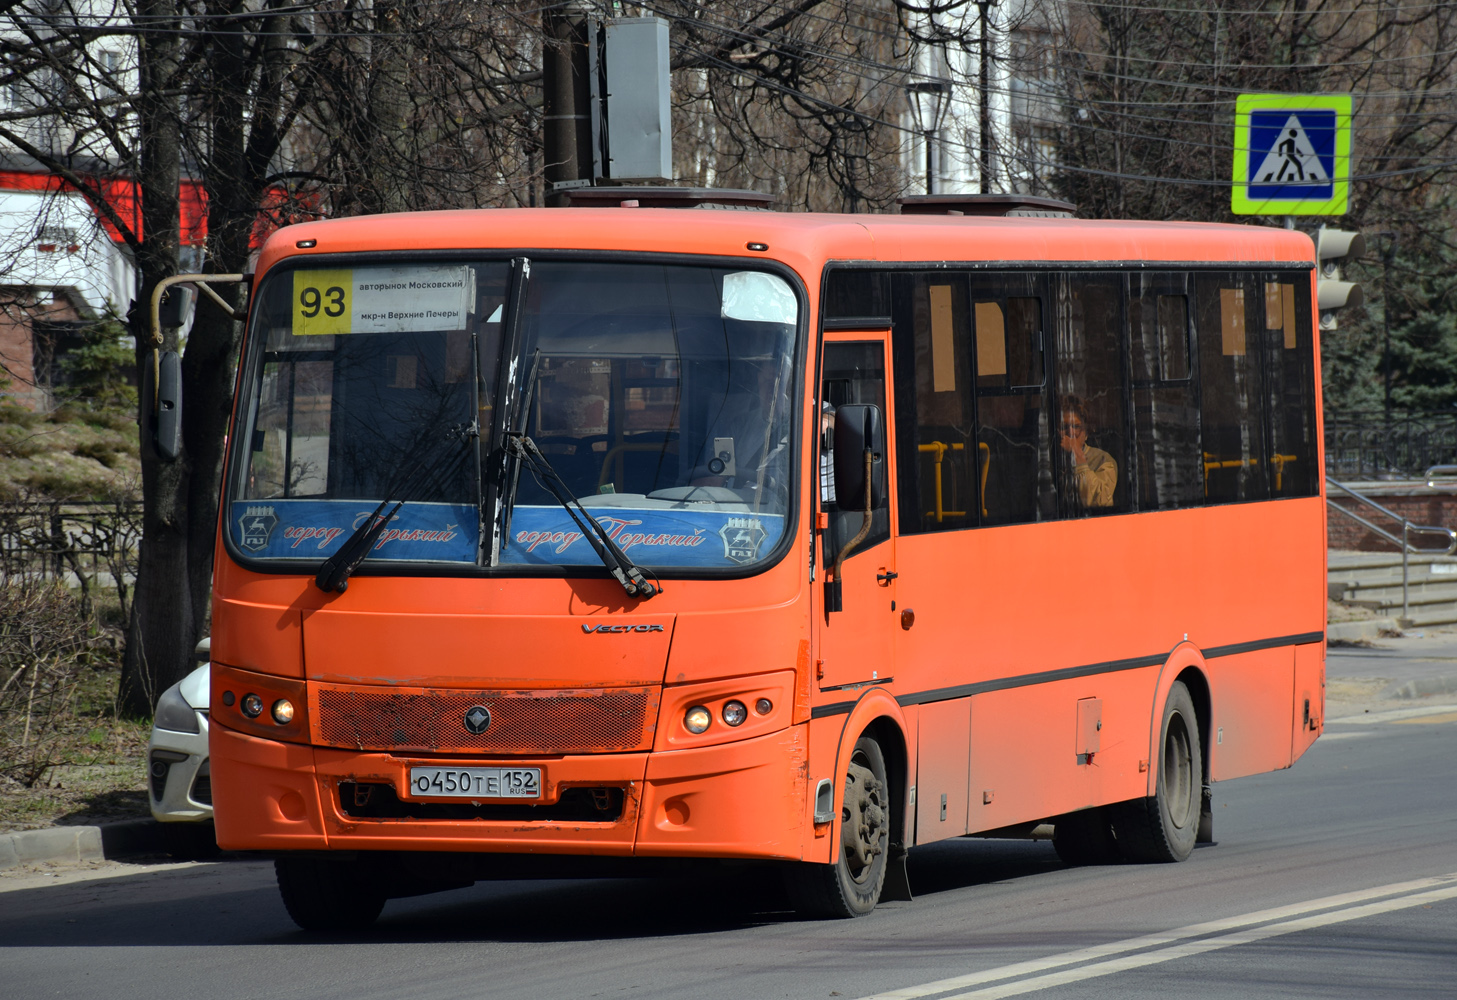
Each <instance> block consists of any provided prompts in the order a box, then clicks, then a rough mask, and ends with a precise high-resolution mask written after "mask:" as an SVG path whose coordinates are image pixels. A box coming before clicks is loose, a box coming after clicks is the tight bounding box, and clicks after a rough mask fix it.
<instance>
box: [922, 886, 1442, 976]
mask: <svg viewBox="0 0 1457 1000" xmlns="http://www.w3.org/2000/svg"><path fill="white" fill-rule="evenodd" d="M1444 899H1457V886H1449V887H1448V888H1446V889H1436V890H1434V891H1432V892H1421V893H1417V894H1416V895H1414V896H1401V897H1399V898H1397V899H1388V900H1385V901H1383V902H1380V903H1367V904H1366V905H1365V906H1352V907H1348V908H1346V909H1344V910H1333V911H1331V912H1329V913H1320V914H1317V915H1315V916H1313V917H1301V918H1300V919H1298V920H1287V921H1285V922H1284V923H1280V924H1266V925H1265V926H1264V927H1255V928H1252V929H1250V930H1247V931H1237V932H1235V933H1234V934H1226V935H1224V936H1223V937H1216V938H1205V939H1204V940H1202V941H1189V942H1186V943H1184V944H1180V945H1175V946H1174V947H1172V948H1161V949H1159V950H1158V951H1148V952H1144V953H1143V954H1141V955H1126V956H1124V957H1123V958H1116V959H1114V960H1112V961H1111V962H1099V963H1097V964H1095V965H1085V966H1083V967H1082V968H1081V969H1068V970H1066V971H1064V972H1054V973H1052V974H1051V975H1046V976H1038V977H1036V978H1034V979H1024V980H1022V981H1021V982H1017V983H1007V984H1006V985H1004V986H992V987H988V988H987V989H984V990H974V991H972V992H971V993H957V994H955V995H953V996H949V997H946V998H945V1000H997V998H999V997H1010V996H1017V995H1018V994H1021V993H1033V992H1036V991H1037V990H1046V989H1051V988H1052V987H1054V986H1064V985H1066V984H1068V983H1076V982H1079V981H1081V980H1084V979H1096V978H1098V977H1099V976H1111V975H1114V974H1115V973H1119V972H1127V971H1128V970H1130V969H1141V968H1143V967H1145V966H1149V965H1158V964H1160V963H1162V962H1172V961H1174V960H1175V959H1179V958H1188V957H1190V956H1191V955H1202V954H1204V953H1206V952H1210V951H1219V950H1220V949H1221V948H1233V947H1236V946H1237V945H1242V944H1250V943H1252V942H1255V941H1263V940H1265V939H1266V938H1272V937H1279V936H1280V935H1282V934H1298V933H1299V932H1301V931H1309V930H1314V929H1315V928H1317V927H1328V926H1330V925H1331V924H1340V923H1345V922H1346V921H1348V920H1362V919H1364V918H1366V917H1374V916H1377V915H1379V914H1382V913H1390V912H1392V911H1393V910H1405V909H1408V908H1410V907H1413V906H1421V905H1423V904H1426V903H1435V902H1439V901H1441V900H1444Z"/></svg>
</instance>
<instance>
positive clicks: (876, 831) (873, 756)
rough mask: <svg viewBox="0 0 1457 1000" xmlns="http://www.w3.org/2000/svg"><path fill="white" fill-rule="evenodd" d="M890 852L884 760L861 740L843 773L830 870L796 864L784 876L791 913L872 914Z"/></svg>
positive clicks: (875, 748) (870, 741)
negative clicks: (837, 837) (836, 844)
mask: <svg viewBox="0 0 1457 1000" xmlns="http://www.w3.org/2000/svg"><path fill="white" fill-rule="evenodd" d="M889 850H890V783H889V781H888V780H887V777H886V771H885V755H884V754H882V753H881V750H880V744H879V743H877V742H875V740H874V739H873V738H872V737H869V736H862V737H860V739H858V740H856V741H855V749H854V751H853V752H852V753H851V755H850V761H849V763H848V764H847V765H846V768H845V793H844V796H843V798H842V799H841V801H840V843H839V851H838V857H837V860H836V861H835V862H834V863H833V864H828V865H819V864H799V865H796V866H794V868H793V870H792V871H791V873H790V879H789V889H790V896H791V899H792V901H793V903H794V908H795V909H796V910H798V911H799V912H800V913H803V914H805V915H808V916H817V917H832V918H835V917H861V916H864V915H865V914H867V913H869V912H870V911H871V910H873V909H875V904H876V903H878V902H879V901H880V890H881V888H882V887H883V886H884V885H885V869H886V859H887V854H888V852H889Z"/></svg>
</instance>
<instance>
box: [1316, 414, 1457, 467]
mask: <svg viewBox="0 0 1457 1000" xmlns="http://www.w3.org/2000/svg"><path fill="white" fill-rule="evenodd" d="M1454 462H1457V409H1452V410H1437V411H1432V412H1427V413H1420V412H1419V413H1412V412H1405V411H1403V412H1393V413H1392V414H1391V417H1390V419H1389V420H1388V419H1387V416H1386V414H1384V413H1383V412H1382V411H1380V410H1373V411H1370V412H1345V413H1337V412H1332V411H1327V412H1326V415H1325V470H1326V475H1328V476H1331V477H1333V478H1335V479H1341V480H1350V481H1363V480H1366V481H1369V480H1373V479H1421V478H1422V475H1423V473H1424V472H1425V470H1426V469H1428V468H1430V467H1431V466H1434V465H1450V464H1453V463H1454Z"/></svg>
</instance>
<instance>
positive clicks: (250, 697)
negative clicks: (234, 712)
mask: <svg viewBox="0 0 1457 1000" xmlns="http://www.w3.org/2000/svg"><path fill="white" fill-rule="evenodd" d="M242 708H243V714H244V715H246V716H247V717H248V718H250V719H256V718H258V716H260V715H262V714H263V699H262V698H260V697H258V696H257V695H256V694H245V695H243V706H242Z"/></svg>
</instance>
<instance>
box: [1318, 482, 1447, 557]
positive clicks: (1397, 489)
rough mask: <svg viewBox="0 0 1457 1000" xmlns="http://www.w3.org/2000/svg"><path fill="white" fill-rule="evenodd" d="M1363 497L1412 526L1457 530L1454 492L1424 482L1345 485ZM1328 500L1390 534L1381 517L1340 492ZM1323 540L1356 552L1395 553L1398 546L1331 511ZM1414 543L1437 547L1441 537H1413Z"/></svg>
mask: <svg viewBox="0 0 1457 1000" xmlns="http://www.w3.org/2000/svg"><path fill="white" fill-rule="evenodd" d="M1348 485H1350V486H1351V487H1352V489H1355V490H1356V491H1357V492H1358V493H1361V494H1362V495H1363V496H1366V497H1369V498H1370V499H1371V500H1373V501H1375V502H1376V503H1379V504H1380V505H1381V506H1383V507H1385V508H1386V509H1387V510H1390V511H1392V512H1394V513H1397V514H1400V515H1401V516H1402V517H1404V518H1406V519H1407V520H1408V521H1411V522H1412V523H1414V524H1429V525H1436V526H1438V527H1443V528H1454V529H1457V492H1453V493H1444V492H1439V491H1437V490H1430V489H1428V488H1427V485H1426V484H1425V483H1363V484H1355V483H1352V484H1348ZM1330 493H1331V498H1332V499H1333V500H1334V501H1335V502H1336V503H1337V504H1339V505H1340V506H1342V507H1345V508H1347V509H1348V510H1353V511H1355V512H1356V513H1357V514H1360V515H1361V516H1362V517H1364V518H1365V519H1366V520H1368V521H1371V522H1372V523H1374V524H1378V525H1380V526H1381V527H1382V528H1385V529H1386V530H1388V531H1391V532H1392V534H1396V533H1397V532H1396V531H1395V530H1393V526H1392V522H1391V521H1390V519H1389V518H1386V517H1382V516H1380V515H1379V514H1377V513H1376V511H1374V510H1371V509H1370V508H1369V507H1367V506H1366V505H1365V504H1362V503H1358V502H1357V501H1355V500H1352V499H1351V498H1350V497H1347V496H1342V495H1341V493H1340V491H1339V490H1331V491H1330ZM1326 521H1327V524H1326V537H1327V540H1328V544H1329V545H1330V547H1331V548H1333V549H1359V550H1361V551H1364V552H1395V551H1397V547H1396V546H1395V545H1393V544H1391V543H1390V542H1388V541H1387V540H1386V539H1384V538H1382V537H1381V536H1380V535H1377V534H1376V533H1374V532H1372V531H1370V530H1368V529H1367V528H1365V527H1364V526H1362V525H1361V524H1360V523H1358V522H1357V521H1354V520H1352V519H1351V518H1349V517H1346V516H1345V515H1344V514H1338V513H1336V512H1335V511H1330V512H1329V514H1328V516H1327V519H1326ZM1414 541H1415V544H1417V545H1421V546H1427V545H1437V544H1439V541H1440V536H1434V535H1426V536H1421V537H1415V539H1414Z"/></svg>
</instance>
